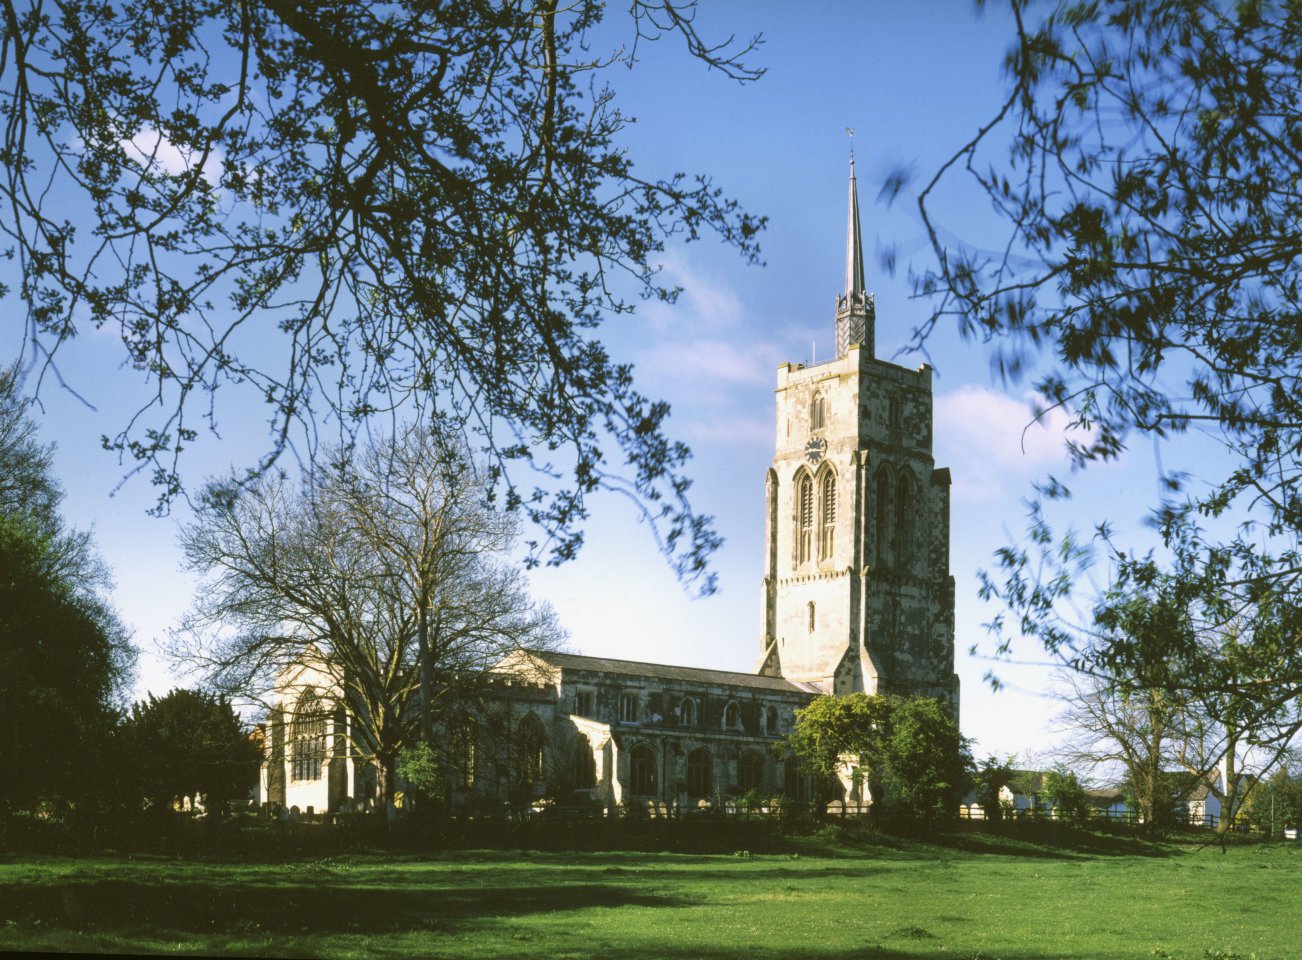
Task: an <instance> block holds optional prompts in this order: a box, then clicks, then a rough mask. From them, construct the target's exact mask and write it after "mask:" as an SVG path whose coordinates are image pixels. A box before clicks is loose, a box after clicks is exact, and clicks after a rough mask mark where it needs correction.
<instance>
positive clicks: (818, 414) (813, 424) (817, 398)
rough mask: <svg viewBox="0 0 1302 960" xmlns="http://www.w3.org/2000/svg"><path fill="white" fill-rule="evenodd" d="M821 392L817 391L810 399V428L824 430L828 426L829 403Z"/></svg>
mask: <svg viewBox="0 0 1302 960" xmlns="http://www.w3.org/2000/svg"><path fill="white" fill-rule="evenodd" d="M826 403H827V402H826V401H825V400H824V399H823V395H822V394H821V393H816V394H814V396H813V399H811V400H810V401H809V429H810V430H822V429H823V428H824V427H825V426H827V405H826Z"/></svg>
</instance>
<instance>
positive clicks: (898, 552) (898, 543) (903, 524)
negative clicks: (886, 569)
mask: <svg viewBox="0 0 1302 960" xmlns="http://www.w3.org/2000/svg"><path fill="white" fill-rule="evenodd" d="M895 489H896V493H895V559H896V562H897V563H908V561H909V559H910V558H911V557H912V555H913V530H914V526H913V519H914V512H915V511H914V506H913V483H912V482H911V481H910V479H909V472H908V471H907V470H901V471H900V479H899V484H898V486H897V487H896V488H895Z"/></svg>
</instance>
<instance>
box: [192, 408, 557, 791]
mask: <svg viewBox="0 0 1302 960" xmlns="http://www.w3.org/2000/svg"><path fill="white" fill-rule="evenodd" d="M514 535H515V525H514V523H513V522H512V519H511V518H510V517H506V516H503V515H502V514H501V513H499V512H497V511H494V510H493V509H492V508H491V507H490V506H489V505H488V504H487V503H486V501H485V494H484V487H483V484H482V481H481V480H480V478H479V476H478V474H477V473H476V471H475V469H474V467H473V465H472V464H471V463H470V461H469V459H468V458H466V457H464V455H463V452H462V451H461V450H460V448H458V447H457V446H456V445H455V444H454V443H451V442H449V441H448V440H447V439H446V438H445V437H443V436H442V435H440V434H439V433H438V432H437V431H432V430H431V429H429V428H421V427H411V428H408V429H406V430H404V431H402V432H401V433H399V434H398V435H397V436H395V437H392V438H385V439H379V440H376V441H374V442H373V443H371V444H370V445H369V446H368V447H367V448H366V449H365V450H364V451H362V452H361V454H360V455H359V456H358V457H357V458H356V459H353V458H352V457H350V456H349V455H348V451H346V450H335V451H331V452H330V456H329V458H328V459H327V460H325V461H324V462H323V463H322V467H321V469H320V470H318V471H317V472H315V473H314V474H312V475H311V476H310V477H309V478H308V480H307V481H306V483H305V484H304V485H303V487H302V488H301V489H300V488H297V487H295V486H294V485H293V484H291V483H290V482H289V481H288V480H286V479H285V478H284V477H282V476H266V477H263V478H261V479H259V480H257V481H255V482H253V483H251V484H239V483H235V482H233V481H228V482H218V483H213V484H210V485H209V486H208V488H207V489H206V490H205V492H204V495H203V498H202V500H201V502H200V505H199V509H198V511H197V516H196V519H195V521H194V522H193V523H192V524H190V525H189V526H188V527H186V528H185V530H184V531H183V533H182V541H181V542H182V547H183V549H184V552H185V556H186V559H187V562H188V564H189V566H190V567H191V569H193V570H196V571H198V572H200V573H201V574H203V575H204V577H205V581H204V583H203V585H202V586H201V588H200V590H199V592H198V595H197V599H196V601H195V604H194V608H193V610H192V611H191V613H190V614H189V615H188V616H187V618H186V621H185V623H184V624H183V628H182V630H181V631H180V632H179V633H178V634H177V637H176V641H177V652H178V653H179V654H181V655H182V656H184V657H186V658H187V659H189V660H190V661H191V662H194V663H197V664H198V665H200V666H201V667H202V668H203V669H204V671H205V672H206V674H207V675H208V677H209V678H210V680H211V681H212V682H213V683H214V684H215V685H216V686H218V687H219V688H220V689H223V690H227V691H230V692H234V693H239V694H241V695H243V696H246V697H260V696H261V695H262V694H263V693H265V692H266V691H267V690H269V689H271V688H272V687H273V686H274V684H275V683H276V681H277V679H278V678H279V677H281V676H282V675H284V674H285V673H286V672H287V671H292V670H294V669H295V668H297V667H301V666H304V665H310V666H312V667H315V668H317V669H320V670H322V671H323V672H324V673H326V675H327V676H329V677H330V678H331V680H332V682H333V684H334V686H335V688H336V689H337V690H339V691H340V692H341V694H342V698H343V701H344V706H345V707H346V708H347V709H348V711H349V712H350V714H351V715H352V717H353V718H354V724H353V730H352V733H351V736H352V738H353V740H354V746H355V747H356V748H357V750H358V751H359V752H360V753H362V754H364V755H366V756H369V757H373V758H374V762H375V765H376V767H377V768H378V769H377V772H378V774H379V785H380V792H381V796H382V797H386V798H387V795H388V792H389V791H390V790H391V789H392V783H393V774H394V767H395V763H396V760H397V757H398V754H399V753H401V751H402V750H403V749H404V748H405V747H406V746H408V745H410V744H412V743H413V742H415V741H416V740H417V739H419V737H420V736H421V733H422V731H423V733H424V735H425V736H426V737H428V736H430V734H431V731H432V729H433V726H434V723H435V722H436V719H437V712H438V709H440V708H446V707H447V706H449V705H450V704H451V703H452V702H453V701H456V700H458V699H465V698H470V697H473V696H474V694H475V692H476V691H477V689H478V686H479V684H481V683H482V682H483V674H484V670H485V668H486V667H488V666H489V665H491V664H492V663H493V662H494V661H495V660H497V659H499V658H501V657H502V656H504V655H505V654H506V653H507V652H509V651H511V650H516V649H521V648H524V649H540V648H547V647H554V646H556V645H557V644H558V643H559V642H560V639H561V631H560V629H559V627H558V626H557V624H556V621H555V617H554V616H553V614H552V612H551V610H550V609H549V608H547V607H546V606H540V605H537V604H535V603H533V602H532V601H531V600H530V599H529V597H528V595H527V592H526V590H525V588H524V584H523V579H522V575H521V573H520V571H519V569H518V568H517V567H514V566H512V565H511V564H510V563H509V562H508V561H507V560H506V559H505V558H504V556H503V553H504V551H505V550H506V549H507V548H508V547H509V546H510V545H511V544H512V542H513V538H514ZM431 614H432V615H433V620H434V627H433V630H432V631H431V629H430V619H431Z"/></svg>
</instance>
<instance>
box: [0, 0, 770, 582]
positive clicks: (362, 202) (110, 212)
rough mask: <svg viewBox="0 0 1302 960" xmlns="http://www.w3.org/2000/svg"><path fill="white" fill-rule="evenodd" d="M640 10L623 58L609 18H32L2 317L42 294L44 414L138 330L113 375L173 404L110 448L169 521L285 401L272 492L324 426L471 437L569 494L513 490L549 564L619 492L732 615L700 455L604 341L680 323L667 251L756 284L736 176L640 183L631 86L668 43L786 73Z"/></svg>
mask: <svg viewBox="0 0 1302 960" xmlns="http://www.w3.org/2000/svg"><path fill="white" fill-rule="evenodd" d="M627 9H628V15H627V18H626V21H625V22H626V27H625V37H626V40H627V42H626V43H625V44H623V45H621V44H620V43H619V40H618V39H612V40H609V41H606V42H607V43H608V44H609V45H608V46H607V47H606V48H605V49H604V50H603V49H601V48H600V46H599V44H600V43H601V42H602V41H601V40H600V38H599V37H597V35H596V30H597V25H598V23H599V22H600V21H601V19H602V17H603V16H604V14H605V12H606V7H605V4H603V3H602V2H600V0H579V2H576V3H569V4H563V5H559V4H557V3H556V2H555V0H501V2H499V0H464V2H457V3H451V4H449V3H424V2H413V0H395V2H391V3H385V4H369V3H352V2H320V3H296V2H291V0H247V2H241V3H212V2H186V3H184V4H181V5H179V6H178V5H176V4H159V3H157V2H156V0H117V2H108V3H99V4H93V5H89V6H88V5H85V4H79V3H61V4H54V5H51V4H46V3H42V2H41V0H26V2H23V0H3V2H0V102H2V103H3V115H4V118H5V122H4V124H3V126H2V129H0V152H2V154H3V158H4V165H3V174H0V199H3V201H4V202H3V203H0V232H3V234H4V235H5V237H6V244H7V246H8V249H9V253H10V256H11V259H12V265H11V266H10V267H9V268H8V269H6V270H5V271H3V272H2V273H0V295H3V294H4V293H6V292H8V291H11V290H12V291H13V292H15V293H17V294H18V295H19V296H20V297H21V298H22V303H23V308H24V309H25V314H24V313H23V310H20V314H23V322H24V327H23V330H24V340H23V349H24V355H25V357H26V359H27V360H28V361H29V362H30V365H31V367H32V368H33V371H34V374H33V384H34V387H35V389H37V390H39V389H40V385H41V383H42V382H43V381H45V380H46V379H47V378H51V379H60V380H61V379H62V376H61V373H60V371H59V369H58V360H59V351H60V350H61V349H62V347H63V345H64V344H66V343H67V342H68V341H69V340H70V339H72V338H73V337H75V336H77V335H79V334H81V335H85V334H86V333H87V332H89V331H92V330H102V331H103V332H104V333H106V334H112V335H116V338H117V339H119V340H120V350H119V355H118V357H117V358H115V359H114V360H111V361H110V360H108V359H107V357H106V365H107V364H110V363H111V364H113V365H119V364H120V365H125V366H128V367H129V368H130V369H131V370H132V371H134V373H135V374H136V376H137V377H138V378H139V380H140V381H141V382H142V383H144V384H147V385H148V390H147V391H146V396H147V399H146V401H145V403H144V406H143V407H141V408H140V409H139V410H138V411H137V412H136V413H135V415H133V416H132V417H131V418H130V419H129V421H128V422H126V423H123V424H122V425H121V429H120V430H119V431H117V432H116V433H114V434H112V435H111V436H108V437H105V438H104V442H105V444H106V446H108V447H109V448H111V449H113V450H115V451H117V452H118V453H119V454H120V455H121V456H122V457H123V458H124V459H125V460H127V461H128V463H130V464H133V465H134V467H135V469H139V470H144V471H146V472H147V473H149V474H150V475H151V476H152V478H153V479H154V482H155V483H156V484H158V486H159V496H160V507H165V506H166V504H167V503H168V502H169V501H170V500H171V498H173V497H175V496H176V495H178V493H179V492H180V491H181V490H182V487H183V481H182V474H181V470H180V458H181V455H182V452H183V451H184V450H185V449H186V448H187V447H188V446H189V445H190V443H191V442H192V441H193V440H194V439H195V438H196V436H197V435H198V433H199V431H200V430H201V429H204V428H205V427H206V428H210V429H212V430H214V431H215V430H216V428H217V425H218V422H219V420H220V415H221V411H222V410H223V409H224V408H223V407H222V406H220V397H221V396H224V395H225V394H226V393H229V392H230V391H231V390H235V391H247V392H248V393H249V394H251V395H252V396H254V397H257V398H259V399H260V400H261V401H263V402H264V403H265V404H266V408H265V409H266V411H267V419H268V421H269V423H270V427H271V429H270V435H269V437H268V440H267V446H268V449H267V450H266V454H265V456H264V457H262V458H261V459H260V460H259V462H257V463H255V464H250V469H251V471H252V472H253V473H254V474H257V473H259V472H261V471H262V470H265V469H266V468H267V467H268V466H270V465H271V464H272V463H273V462H275V460H276V458H277V457H279V456H280V455H281V453H282V452H283V451H284V450H285V449H286V447H287V446H289V445H291V444H295V445H297V447H298V449H299V450H300V452H306V453H307V454H310V453H312V452H313V451H315V449H316V444H317V429H318V428H320V427H323V426H324V425H325V424H326V423H329V424H330V425H331V427H336V426H337V427H338V428H339V429H340V431H341V432H342V433H344V434H345V439H350V438H352V437H354V436H356V435H358V433H359V430H360V431H361V432H363V433H364V429H365V428H367V427H368V426H369V425H370V421H371V419H372V418H373V417H374V416H376V415H377V414H378V415H387V414H391V413H392V412H393V411H395V410H397V409H399V408H400V407H403V406H406V407H407V409H408V411H410V410H412V408H413V407H414V408H422V407H423V408H435V409H439V410H441V411H443V412H445V413H449V412H450V413H451V414H452V415H453V416H454V417H455V420H456V422H457V423H458V425H459V427H460V428H461V429H462V430H464V431H465V432H466V434H467V435H468V436H473V437H474V438H475V441H476V444H475V445H476V446H483V447H486V448H489V449H490V450H491V452H490V454H489V456H490V457H491V458H492V459H493V461H494V462H495V464H496V465H497V466H499V467H502V468H505V467H507V466H513V465H518V464H521V463H523V464H528V465H535V466H538V467H539V468H540V469H542V470H544V471H545V472H546V473H547V475H548V479H547V480H546V481H544V482H543V483H535V482H533V481H534V478H532V477H530V476H529V474H528V472H527V471H521V470H513V471H511V472H510V474H509V475H508V473H507V472H506V471H505V470H503V472H501V473H499V474H498V475H497V476H496V479H498V480H500V481H501V483H502V485H503V487H504V495H505V497H506V498H507V499H509V500H510V501H511V502H512V503H514V504H515V505H517V506H519V507H520V508H521V509H522V510H524V511H525V512H527V514H528V515H529V516H530V517H531V519H532V520H533V521H534V522H535V523H536V524H537V525H538V526H539V527H540V528H541V534H542V535H541V536H540V537H539V538H538V540H537V542H536V543H535V545H534V546H535V549H534V550H533V551H532V554H531V556H532V557H533V558H536V559H548V560H553V561H561V560H564V559H566V558H568V557H569V556H571V555H572V554H573V552H574V551H575V550H576V549H577V548H578V546H579V545H580V543H581V542H582V536H581V529H580V527H581V525H582V523H583V521H584V520H585V519H586V511H585V508H584V502H585V497H586V496H587V495H588V494H589V493H591V492H592V491H593V490H594V489H595V488H597V487H599V486H607V487H615V488H618V489H620V490H623V491H624V492H626V493H629V494H630V495H631V496H632V498H633V500H634V501H635V502H636V503H638V504H639V505H640V506H641V507H642V509H643V510H644V512H645V514H646V515H647V516H648V518H649V519H650V520H651V521H652V524H651V526H652V529H653V530H655V531H657V532H658V534H659V535H660V538H661V539H660V542H661V545H662V547H663V548H664V550H665V553H666V554H667V555H668V556H669V557H670V559H671V561H672V562H673V563H674V564H675V566H676V569H677V570H678V572H679V573H680V575H682V576H683V577H684V579H688V580H690V579H694V578H696V579H698V583H700V585H701V586H702V587H703V588H704V589H708V588H709V586H710V583H711V581H710V580H709V578H708V570H707V569H706V566H705V564H706V560H707V558H708V555H709V554H710V552H711V550H712V549H713V548H714V547H715V546H717V544H718V542H719V540H718V536H717V534H715V533H714V531H713V528H712V527H711V525H710V523H709V518H706V517H702V516H699V515H697V514H695V513H694V512H693V511H692V508H691V505H690V503H689V502H688V499H687V496H686V494H687V488H688V486H689V483H688V480H687V478H686V477H685V476H684V468H685V464H686V461H687V459H688V456H689V453H688V450H687V448H686V447H685V446H684V445H682V444H681V443H676V442H674V441H672V440H671V439H670V438H669V437H667V436H666V434H665V428H664V420H665V417H666V415H667V413H668V406H667V405H666V404H664V403H662V402H656V401H654V400H652V399H650V398H648V397H645V396H644V395H642V394H641V393H640V392H639V391H638V390H637V389H636V388H635V385H634V381H633V376H632V369H631V367H629V366H628V365H627V364H621V363H617V362H615V361H614V360H612V359H611V357H610V356H609V355H608V353H607V352H606V351H605V349H604V348H603V347H602V345H601V343H600V341H599V340H598V339H597V336H596V331H597V328H598V327H599V326H600V325H601V324H602V323H603V322H604V321H606V320H608V319H609V318H611V317H615V316H620V315H624V314H628V313H630V312H632V310H633V304H634V303H635V302H636V300H637V298H638V297H639V296H645V297H650V298H656V299H666V300H671V299H673V298H674V296H675V295H676V290H675V289H673V288H671V287H667V286H666V285H665V284H664V282H663V279H662V278H661V277H658V276H657V273H658V268H657V263H656V261H657V259H658V257H657V254H658V253H659V252H660V251H662V250H663V249H664V244H665V241H666V238H668V237H673V236H677V237H681V238H685V239H695V238H697V237H699V236H701V235H703V234H708V233H713V234H716V235H717V236H718V237H719V238H720V239H721V240H722V241H723V242H724V243H725V244H728V245H731V246H733V247H735V248H736V249H737V250H738V251H739V252H740V253H741V255H742V256H743V257H745V258H746V259H747V260H749V261H752V262H754V261H756V260H758V253H759V250H758V246H757V243H756V239H757V234H758V231H759V230H760V229H761V228H762V227H763V219H762V218H758V217H754V216H751V215H749V214H747V213H746V212H745V211H743V210H742V209H740V208H739V207H738V205H737V204H736V202H735V201H732V200H729V199H728V198H727V197H725V196H724V195H723V194H722V192H721V190H720V189H719V188H718V187H716V186H715V185H714V184H713V183H712V182H711V180H710V178H709V177H707V176H703V175H698V176H688V175H686V174H683V173H667V174H666V175H663V176H661V175H657V174H655V173H653V172H647V171H643V170H640V169H637V170H635V168H634V163H633V161H632V159H631V158H630V157H629V156H628V154H627V151H626V149H625V147H624V145H623V142H622V137H621V132H622V131H623V129H624V127H625V126H626V125H627V124H628V123H629V122H630V119H631V118H629V117H628V116H627V115H625V114H623V113H621V112H620V110H619V109H618V107H617V106H616V104H615V100H614V92H613V90H612V89H611V87H610V86H609V85H608V78H610V76H611V74H612V73H613V72H614V68H615V67H616V66H621V65H622V66H629V67H631V66H633V64H634V62H635V60H636V57H637V53H638V49H639V44H640V43H643V42H649V41H651V40H654V39H656V38H657V37H658V36H660V35H661V34H666V35H673V36H677V37H678V38H679V39H680V40H682V41H684V42H685V43H686V45H687V48H688V50H689V51H690V52H691V54H692V55H693V56H695V57H697V58H699V59H700V60H701V61H703V62H704V63H705V64H706V65H707V67H708V68H710V69H716V70H719V71H720V72H722V73H723V74H725V75H726V76H728V77H731V78H733V79H735V80H738V81H748V80H753V79H756V78H757V77H759V75H760V74H761V73H762V72H763V71H762V70H759V69H754V68H752V67H749V66H747V65H746V64H745V63H744V59H745V57H746V56H747V55H748V54H749V53H750V52H751V51H752V50H753V49H754V46H755V44H756V43H757V42H758V38H756V39H755V40H752V41H751V42H750V43H749V44H747V43H745V42H742V43H736V44H734V43H732V42H731V38H729V39H728V40H725V41H724V42H723V43H720V44H712V43H710V42H708V41H707V40H705V39H703V38H702V37H701V36H700V35H699V34H698V33H697V31H696V27H695V24H694V20H695V4H694V3H693V2H692V0H635V2H634V3H632V4H631V6H630V7H628V8H627ZM594 45H597V49H596V50H595V51H594V50H593V46H594ZM255 330H256V331H257V332H256V335H253V334H252V333H251V331H255ZM110 339H112V338H110ZM105 342H109V341H105ZM73 386H74V387H75V384H74V385H73ZM537 438H542V439H543V440H544V441H546V443H545V444H544V445H536V444H535V443H534V441H535V440H536V439H537ZM544 447H545V449H546V451H547V452H546V453H545V454H544V455H542V458H541V459H540V460H538V461H535V456H536V455H538V452H539V450H541V449H543V448H544ZM612 450H617V451H618V454H619V455H618V456H611V455H610V454H611V451H612ZM611 463H622V464H623V466H624V469H623V470H620V469H618V468H615V469H613V470H612V469H610V468H609V464H611ZM521 474H523V475H524V476H523V478H522V477H521Z"/></svg>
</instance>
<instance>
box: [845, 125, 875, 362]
mask: <svg viewBox="0 0 1302 960" xmlns="http://www.w3.org/2000/svg"><path fill="white" fill-rule="evenodd" d="M845 132H846V133H848V134H849V135H850V209H849V212H848V214H847V217H848V219H847V221H846V228H845V292H844V293H842V294H840V295H839V296H838V297H837V298H836V355H837V356H838V357H844V356H845V355H846V354H847V353H848V352H849V350H850V347H851V345H852V344H859V345H860V346H862V347H866V348H867V349H868V354H869V355H870V356H871V355H872V352H873V341H874V330H873V325H874V322H875V320H876V308H875V307H874V305H873V298H872V294H870V293H868V292H867V291H866V290H864V282H863V240H862V239H861V237H860V235H859V185H858V183H857V182H856V181H855V177H854V131H853V130H851V129H850V128H849V127H846V128H845Z"/></svg>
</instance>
